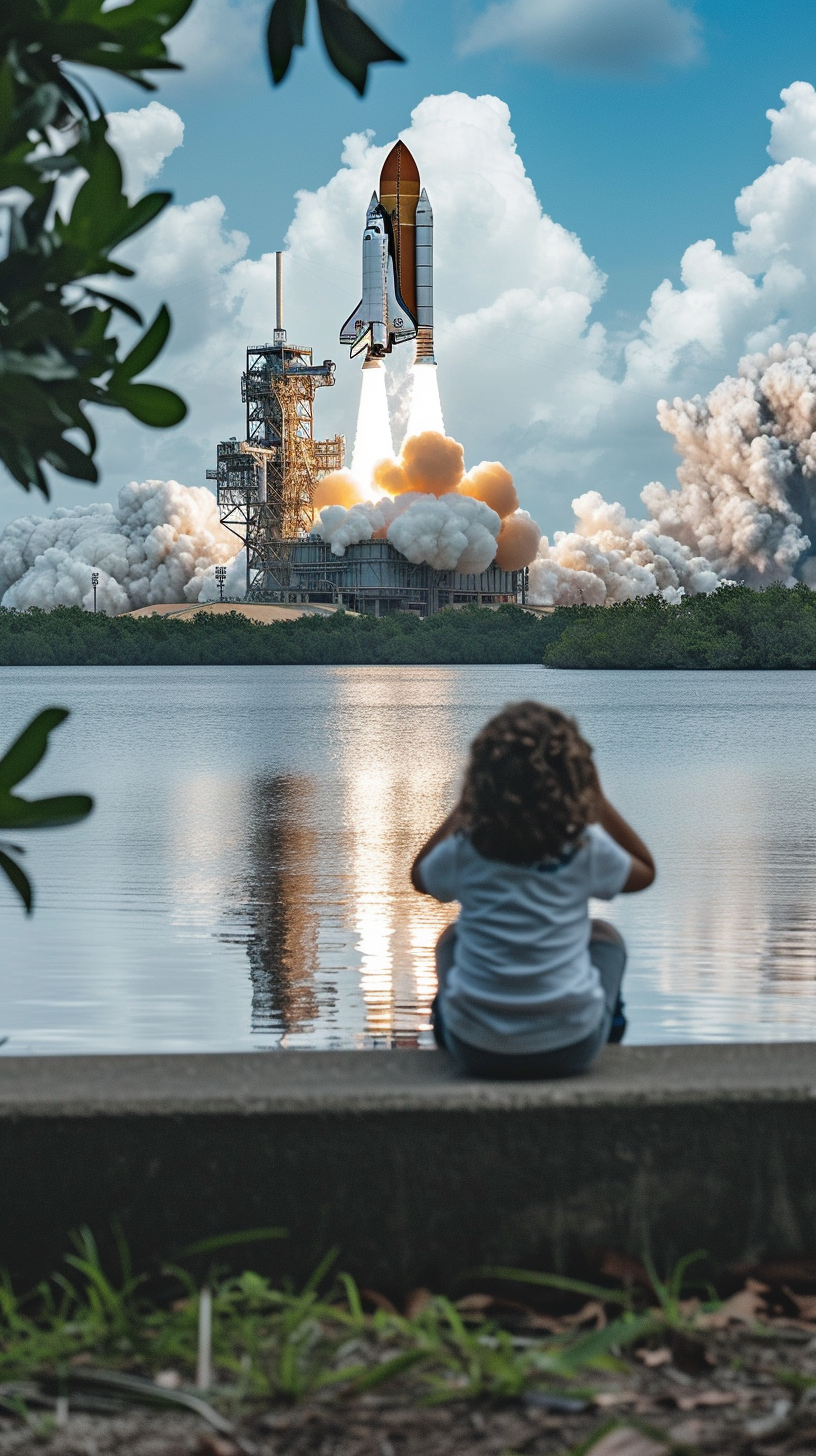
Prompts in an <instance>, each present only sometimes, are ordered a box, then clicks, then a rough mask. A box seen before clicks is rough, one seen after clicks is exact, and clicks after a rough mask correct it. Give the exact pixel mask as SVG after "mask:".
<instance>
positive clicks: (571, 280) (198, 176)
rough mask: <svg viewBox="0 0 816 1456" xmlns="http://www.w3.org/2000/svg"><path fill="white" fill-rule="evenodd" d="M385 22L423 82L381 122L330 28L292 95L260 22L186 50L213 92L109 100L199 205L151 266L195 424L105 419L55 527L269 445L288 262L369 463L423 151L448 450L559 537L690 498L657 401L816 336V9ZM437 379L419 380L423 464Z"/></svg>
mask: <svg viewBox="0 0 816 1456" xmlns="http://www.w3.org/2000/svg"><path fill="white" fill-rule="evenodd" d="M311 8H313V6H312V7H311ZM359 8H360V9H361V10H362V12H363V13H364V14H366V15H367V16H368V18H370V19H371V21H372V22H373V23H374V24H375V25H376V26H377V27H378V28H379V29H380V31H381V32H382V33H383V35H385V36H386V38H387V39H388V40H389V42H390V43H391V44H392V45H394V46H395V47H396V48H397V49H399V50H401V51H402V52H404V53H405V55H406V56H407V57H408V61H407V64H405V65H402V66H398V65H381V66H377V67H374V68H372V70H371V73H370V82H369V88H368V91H367V94H366V96H365V98H363V99H362V100H361V99H359V98H358V97H357V95H356V93H355V92H353V91H352V89H351V88H350V87H349V86H348V85H347V84H346V83H345V82H343V81H342V80H341V79H340V78H339V77H337V76H336V75H335V73H333V72H332V71H331V69H330V68H329V66H328V64H327V62H326V60H325V57H324V55H323V53H322V48H321V44H320V40H319V37H318V36H317V35H316V34H315V30H314V27H313V26H312V29H311V30H310V33H309V38H308V44H307V47H306V48H305V50H303V51H297V52H295V56H294V60H293V65H292V69H291V71H290V74H289V76H288V77H287V79H286V81H285V82H284V84H283V85H282V86H281V87H279V88H273V87H272V86H271V84H270V82H269V79H268V74H267V71H266V68H265V63H264V60H263V56H262V32H263V25H264V15H265V9H266V6H265V4H263V3H259V0H196V3H195V4H194V6H193V9H192V12H191V14H190V16H189V18H188V19H187V20H186V21H185V22H183V24H182V25H181V26H180V27H179V28H178V30H177V31H176V32H175V33H174V35H173V36H171V49H172V51H173V53H174V54H175V55H176V56H177V57H178V58H179V59H180V60H182V61H183V62H184V64H185V67H186V70H185V72H184V73H183V74H181V75H179V76H177V77H170V78H169V79H166V78H162V79H161V81H160V85H159V89H158V90H157V92H156V93H154V95H153V96H152V97H151V96H149V95H145V94H144V93H143V92H140V91H139V90H138V89H136V88H134V87H132V86H127V85H126V84H124V83H108V82H105V83H104V84H102V85H100V83H99V78H95V85H96V86H97V88H98V89H99V91H100V92H101V94H102V96H103V99H104V101H105V104H106V106H107V108H108V109H109V110H110V111H112V112H114V113H115V115H114V117H113V119H112V123H111V135H112V137H113V139H114V142H115V144H116V145H117V147H119V149H120V151H121V153H122V155H123V158H124V160H125V166H126V177H127V178H128V182H129V185H130V187H131V190H132V192H133V193H134V195H136V193H137V192H138V191H139V190H141V189H142V188H143V187H144V186H145V185H158V186H161V187H163V188H164V187H167V188H169V189H171V190H172V192H173V194H174V205H173V207H172V208H170V209H168V211H167V212H166V213H165V214H164V215H163V217H162V218H161V219H160V220H159V222H158V223H157V224H156V225H155V226H154V228H153V229H152V230H151V231H150V232H149V233H145V234H144V235H142V236H141V237H140V238H138V239H136V240H135V241H134V242H133V243H132V244H129V245H128V247H127V249H126V250H125V251H124V253H123V256H124V257H126V258H127V260H128V261H132V262H133V264H134V265H135V266H137V268H138V270H139V278H138V281H137V282H136V284H135V285H134V286H133V287H132V288H131V292H130V296H131V297H133V298H134V299H135V300H136V301H137V302H139V303H140V304H141V305H142V306H143V308H144V310H145V312H146V314H151V313H152V312H153V311H155V308H156V307H157V306H158V304H159V303H160V302H161V301H162V300H166V301H167V302H168V304H169V306H170V309H171V313H172V315H173V319H174V331H173V335H172V338H171V342H170V345H169V348H168V350H167V351H166V354H165V355H164V356H163V357H162V359H161V360H160V361H159V363H158V364H157V366H156V367H155V368H154V369H153V371H152V377H154V378H156V379H159V380H161V381H162V382H164V383H167V384H170V385H172V386H173V387H174V388H176V389H177V390H178V391H179V392H180V393H181V394H182V395H184V396H185V398H186V399H187V400H188V402H189V404H190V413H189V416H188V419H187V421H185V422H184V423H183V424H182V425H181V426H180V427H178V428H177V429H176V430H174V431H171V432H162V433H158V432H154V431H150V430H147V429H146V428H144V427H142V426H138V425H136V424H135V423H132V422H130V421H128V420H123V419H122V417H121V416H119V415H115V414H114V413H113V412H112V411H110V412H109V411H101V412H97V414H98V418H97V420H96V423H97V424H98V427H99V431H100V438H101V449H100V465H101V469H102V481H101V484H100V485H99V486H98V487H96V488H95V489H94V488H89V487H88V486H87V485H84V484H80V483H77V482H69V481H66V480H65V479H64V478H62V477H52V478H53V480H54V489H53V505H54V506H73V505H76V504H82V503H86V502H90V501H92V500H110V501H115V500H116V498H117V495H118V492H119V490H120V489H121V487H122V486H124V485H126V484H127V483H128V482H130V481H132V480H143V479H146V478H159V479H171V478H172V479H176V480H179V481H181V482H182V483H183V484H186V485H202V484H204V480H205V470H206V468H207V466H208V465H212V464H213V463H214V450H215V444H216V442H217V440H218V439H222V438H226V437H228V436H230V435H233V434H234V435H238V436H241V435H242V434H243V417H242V407H241V403H240V371H241V368H242V366H243V355H244V350H245V348H246V345H247V344H253V343H259V342H262V341H264V340H265V339H267V338H268V337H269V336H270V335H271V329H272V326H273V317H272V311H273V303H274V278H273V273H274V264H273V253H274V250H275V249H276V248H279V247H283V248H285V250H286V259H285V288H286V319H285V322H286V325H287V328H288V331H289V337H290V339H292V340H293V341H295V342H298V343H303V344H309V345H311V346H312V347H313V348H314V351H315V356H316V358H318V359H323V358H325V357H331V358H333V359H335V360H337V384H336V386H335V388H334V389H332V390H330V391H329V390H325V391H322V392H321V393H320V394H319V395H318V399H317V403H316V422H317V430H318V433H319V434H326V435H332V434H334V433H336V432H340V433H343V434H344V435H345V436H346V437H347V439H348V442H349V448H350V447H351V444H352V443H353V435H354V425H355V418H356V407H357V397H358V392H359V363H351V362H350V361H349V360H348V358H347V357H345V356H344V354H343V352H342V351H341V349H340V345H339V343H338V341H337V334H338V331H339V327H340V325H341V323H342V322H343V320H344V319H345V318H346V316H347V315H348V313H349V312H350V311H351V309H352V308H353V306H354V305H355V303H356V302H357V299H358V297H359V294H360V286H359V251H360V237H361V233H362V227H363V223H364V212H365V203H366V201H367V199H368V197H369V195H370V193H371V191H372V188H373V187H374V186H375V185H376V181H377V177H378V174H379V169H380V166H381V163H382V160H383V158H384V156H385V154H386V152H387V150H388V148H389V147H390V145H391V144H392V143H393V141H394V140H395V139H396V138H397V136H398V135H402V136H403V137H404V138H405V140H406V141H407V142H408V144H409V146H411V149H412V150H413V151H414V152H415V155H416V156H417V160H418V162H419V165H420V169H421V172H422V175H423V181H424V182H425V183H426V185H427V187H428V191H429V194H430V196H431V201H432V203H433V205H434V214H435V222H436V232H435V241H436V248H437V273H436V303H437V316H438V330H437V358H438V361H439V371H438V373H439V386H440V392H441V396H442V404H443V410H444V412H445V420H446V425H447V428H448V430H449V431H450V432H451V433H452V434H454V435H456V437H457V438H458V439H460V440H461V441H462V443H463V445H464V447H465V452H466V458H467V461H468V464H474V463H476V462H477V461H478V460H480V459H483V458H484V459H500V460H503V461H504V463H505V464H506V465H507V466H508V468H510V469H511V470H512V471H513V473H514V476H515V478H516V483H517V486H518V489H519V494H520V496H521V500H522V504H523V505H524V506H526V507H527V508H528V509H529V510H531V511H532V513H533V514H534V515H535V516H536V517H537V519H538V520H539V522H540V524H541V525H542V527H543V529H544V530H545V531H547V532H548V533H550V534H551V533H552V532H553V531H554V530H556V529H558V528H567V529H568V528H569V526H570V524H571V520H572V514H571V501H572V499H573V498H574V497H575V496H577V495H580V494H581V493H582V492H584V491H586V490H590V489H593V490H594V489H597V490H598V491H600V492H601V494H602V495H603V496H604V497H605V498H606V499H607V500H619V501H621V502H622V503H623V505H624V506H625V508H626V510H627V511H631V512H634V513H638V512H639V513H640V514H642V513H643V507H642V506H641V505H640V501H639V496H640V491H641V490H642V489H643V487H644V486H646V485H647V484H648V483H649V482H652V481H655V480H661V481H663V482H664V483H666V484H667V485H668V486H671V485H672V484H673V483H674V470H675V468H676V465H677V463H678V462H677V457H676V456H675V455H674V454H673V450H672V444H673V441H672V439H671V438H670V437H669V436H668V435H667V434H666V433H665V432H664V431H662V430H661V428H660V426H659V424H658V423H657V419H656V412H657V403H658V400H659V399H661V398H665V399H669V400H671V399H673V398H674V397H675V396H682V397H684V398H687V397H690V396H693V395H694V394H696V393H703V394H705V393H706V392H708V391H709V390H710V389H711V388H712V387H713V386H714V385H715V384H716V383H717V382H718V381H719V380H720V379H722V378H723V377H724V376H725V375H727V374H729V373H734V372H736V369H737V366H738V362H739V359H740V358H741V357H742V356H743V355H744V354H746V353H753V352H756V351H757V350H762V349H766V348H767V347H769V345H770V344H772V343H774V342H776V341H777V340H785V339H787V337H788V336H789V335H790V334H792V333H797V332H805V333H810V332H812V330H813V329H814V328H816V229H814V226H813V223H814V206H815V205H816V94H814V92H813V90H812V87H811V83H812V82H813V80H814V79H816V78H814V76H813V71H814V69H816V32H814V26H813V10H812V4H810V3H809V0H783V3H782V4H781V5H779V6H775V7H772V6H770V5H768V4H767V3H765V4H759V3H758V0H741V3H740V4H739V5H735V4H734V3H733V0H727V3H726V0H697V3H691V0H685V3H684V0H491V3H486V0H360V5H359ZM783 91H784V92H785V99H784V100H782V99H780V96H781V93H782V92H783ZM771 110H772V111H773V112H775V113H776V114H775V116H771V117H770V118H769V116H768V112H769V111H771ZM769 148H770V154H769V150H768V149H769ZM409 352H410V349H406V350H403V351H402V354H403V356H407V355H408V354H409ZM409 362H410V360H409V359H408V358H407V357H401V358H397V357H396V355H395V356H394V358H393V360H392V361H391V365H390V387H391V392H392V411H393V418H394V430H395V436H396V438H397V439H399V434H400V425H401V424H404V420H405V409H406V376H407V365H408V363H409ZM32 508H33V509H34V510H35V511H36V512H38V513H39V512H42V511H46V510H48V509H49V507H48V505H47V504H45V503H43V502H41V500H40V499H39V498H27V497H26V496H25V495H24V494H23V493H22V492H21V491H19V490H18V489H17V488H16V487H15V486H14V485H13V484H12V483H10V482H9V483H8V484H7V487H6V489H4V491H3V492H2V495H0V526H2V525H3V524H4V523H5V522H7V521H8V520H10V519H12V518H13V517H15V516H17V515H20V514H23V513H24V512H27V511H30V510H31V509H32Z"/></svg>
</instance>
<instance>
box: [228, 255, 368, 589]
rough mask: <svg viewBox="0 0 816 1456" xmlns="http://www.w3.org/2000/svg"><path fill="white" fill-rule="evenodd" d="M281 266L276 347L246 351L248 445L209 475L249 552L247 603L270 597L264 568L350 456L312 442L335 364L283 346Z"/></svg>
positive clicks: (233, 446) (332, 444)
mask: <svg viewBox="0 0 816 1456" xmlns="http://www.w3.org/2000/svg"><path fill="white" fill-rule="evenodd" d="M281 261H282V259H281V254H280V253H278V254H277V255H276V264H277V279H276V282H277V310H276V328H275V332H274V335H273V339H272V343H271V344H255V345H252V346H251V347H250V348H248V349H247V355H246V369H245V371H244V373H243V374H242V375H241V399H242V400H243V402H244V404H245V405H246V439H244V440H235V439H231V440H222V441H221V442H220V444H219V445H218V447H217V453H216V462H217V463H216V468H215V470H208V471H207V479H208V480H214V481H216V490H217V495H218V506H219V511H220V515H221V521H222V524H223V525H225V526H226V527H227V529H228V530H229V531H232V532H234V534H235V535H236V536H238V537H239V538H240V540H241V541H242V542H243V544H244V547H245V548H246V556H247V564H246V570H247V580H246V591H247V597H249V598H252V597H253V596H256V595H260V596H262V597H263V596H266V595H267V592H266V591H265V589H264V588H265V580H264V579H265V576H266V567H267V565H268V563H269V562H270V561H271V560H274V559H275V558H277V557H279V556H280V555H281V550H280V547H281V544H282V543H283V542H292V541H297V540H299V539H300V538H302V537H303V536H304V535H306V534H307V533H308V531H309V530H310V529H311V525H312V496H313V495H314V490H315V486H316V485H317V482H318V480H319V479H320V477H321V475H325V474H326V472H327V471H329V470H340V469H341V468H342V466H343V462H344V459H345V452H346V442H345V440H344V438H343V436H342V435H335V437H334V439H332V440H316V439H315V438H314V413H313V406H314V397H315V392H316V391H317V390H318V389H319V388H320V387H321V386H324V385H332V384H334V364H333V363H332V361H331V359H324V360H323V363H322V364H313V363H312V351H311V349H306V348H302V347H301V346H300V345H298V344H288V343H287V342H286V330H285V328H284V327H283V288H282V277H281ZM284 554H285V553H284Z"/></svg>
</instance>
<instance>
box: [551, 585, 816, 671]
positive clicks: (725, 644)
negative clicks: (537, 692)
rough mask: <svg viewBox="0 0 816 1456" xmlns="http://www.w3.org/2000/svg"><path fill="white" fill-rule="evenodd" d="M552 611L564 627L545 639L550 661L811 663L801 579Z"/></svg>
mask: <svg viewBox="0 0 816 1456" xmlns="http://www.w3.org/2000/svg"><path fill="white" fill-rule="evenodd" d="M554 616H555V617H558V618H560V619H562V621H563V628H562V630H561V631H560V632H559V633H558V637H557V639H556V640H553V641H551V642H550V643H549V644H548V646H547V649H546V652H545V654H544V661H545V663H546V664H547V666H548V667H579V668H590V667H591V668H604V667H606V668H797V667H798V668H802V667H805V668H813V667H816V592H812V591H810V590H809V588H808V587H806V586H796V587H794V588H793V589H792V590H791V589H788V588H787V587H784V586H769V587H766V588H765V589H764V590H763V591H752V590H751V589H750V588H749V587H746V586H722V587H720V588H719V590H718V591H716V592H714V593H713V594H712V595H711V596H709V597H686V598H685V599H684V600H683V601H682V602H680V603H679V604H678V605H677V606H668V605H667V603H666V602H664V601H663V600H662V599H661V598H660V597H643V598H639V599H638V600H637V601H634V602H622V603H620V604H619V605H616V606H613V607H571V608H568V609H566V610H562V611H559V612H557V613H555V614H554ZM565 616H566V618H567V620H565V621H564V620H563V619H564V618H565Z"/></svg>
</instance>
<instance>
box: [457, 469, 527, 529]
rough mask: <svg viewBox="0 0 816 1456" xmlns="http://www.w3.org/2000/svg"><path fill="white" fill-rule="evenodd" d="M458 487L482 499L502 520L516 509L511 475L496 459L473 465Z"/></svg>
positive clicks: (516, 495)
mask: <svg viewBox="0 0 816 1456" xmlns="http://www.w3.org/2000/svg"><path fill="white" fill-rule="evenodd" d="M459 489H460V491H461V492H462V495H472V496H473V497H474V499H475V500H481V501H484V502H485V505H488V506H490V508H491V510H494V511H495V512H496V514H497V515H499V516H501V518H502V520H504V517H505V516H510V515H512V514H513V511H517V510H518V505H519V498H518V492H517V491H516V487H515V486H514V484H513V477H512V475H511V474H510V471H509V470H505V468H504V466H503V465H500V464H499V462H498V460H483V461H482V463H481V465H474V466H473V469H472V470H469V471H468V473H467V475H466V476H465V478H464V480H463V481H462V484H461V485H460V486H459ZM537 544H538V542H536V545H537Z"/></svg>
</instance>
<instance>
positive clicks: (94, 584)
mask: <svg viewBox="0 0 816 1456" xmlns="http://www.w3.org/2000/svg"><path fill="white" fill-rule="evenodd" d="M98 585H99V572H98V571H92V572H91V586H92V587H93V594H94V614H95V613H96V588H97V587H98Z"/></svg>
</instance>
